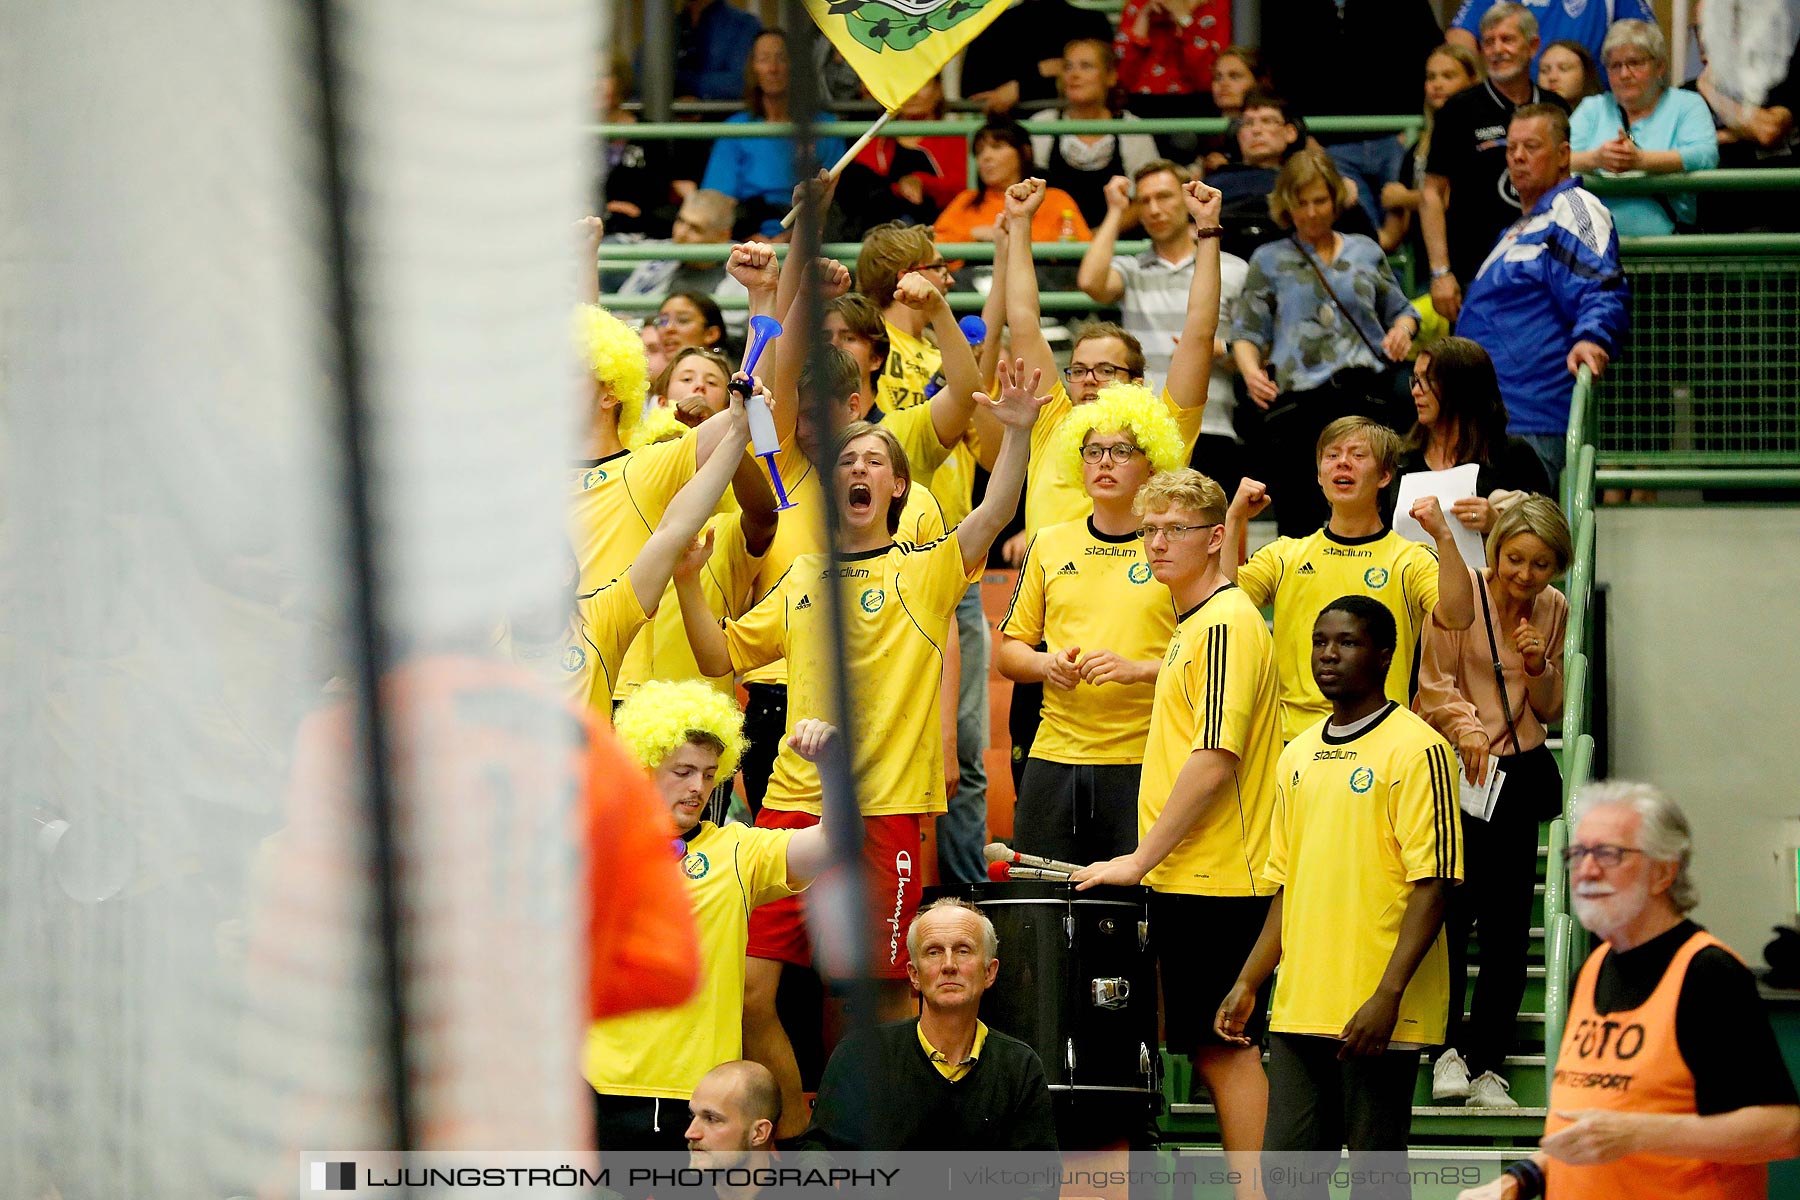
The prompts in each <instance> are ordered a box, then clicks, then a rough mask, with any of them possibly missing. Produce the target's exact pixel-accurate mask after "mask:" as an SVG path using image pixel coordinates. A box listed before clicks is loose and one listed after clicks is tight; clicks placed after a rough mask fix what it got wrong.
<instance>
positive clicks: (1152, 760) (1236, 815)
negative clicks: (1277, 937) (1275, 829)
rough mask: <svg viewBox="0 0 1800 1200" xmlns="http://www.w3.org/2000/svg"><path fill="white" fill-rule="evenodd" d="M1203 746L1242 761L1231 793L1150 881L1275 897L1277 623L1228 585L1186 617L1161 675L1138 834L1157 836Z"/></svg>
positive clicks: (1170, 887) (1202, 891) (1183, 889)
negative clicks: (1272, 632) (1270, 865)
mask: <svg viewBox="0 0 1800 1200" xmlns="http://www.w3.org/2000/svg"><path fill="white" fill-rule="evenodd" d="M1196 750H1225V751H1228V752H1230V753H1231V754H1232V755H1233V756H1234V757H1235V758H1236V759H1237V764H1236V766H1235V767H1234V768H1233V770H1232V775H1231V782H1230V784H1229V785H1228V788H1229V790H1228V791H1227V792H1226V794H1225V795H1222V796H1220V797H1218V798H1217V799H1216V800H1215V801H1214V802H1213V804H1212V807H1211V808H1210V809H1208V811H1207V812H1206V814H1205V815H1204V816H1202V817H1201V818H1200V820H1199V821H1198V822H1197V823H1196V824H1195V825H1194V827H1193V828H1192V829H1191V830H1189V831H1188V835H1187V836H1186V837H1184V838H1182V839H1181V841H1180V842H1178V843H1176V845H1175V848H1174V849H1173V850H1171V851H1170V852H1169V854H1168V857H1166V858H1164V859H1163V860H1162V862H1160V863H1158V864H1157V865H1156V868H1155V869H1154V870H1152V871H1151V872H1150V873H1149V874H1148V875H1146V876H1145V877H1144V882H1145V883H1146V884H1147V885H1149V886H1150V887H1151V888H1153V889H1155V890H1156V891H1159V892H1179V893H1181V894H1183V895H1189V896H1259V895H1260V896H1267V895H1270V894H1271V893H1272V892H1273V891H1274V889H1273V888H1271V887H1270V886H1269V885H1268V884H1267V883H1265V882H1263V880H1262V878H1261V876H1262V867H1263V863H1264V862H1265V861H1266V860H1267V859H1268V857H1269V814H1270V811H1271V806H1272V805H1273V803H1274V790H1275V777H1274V772H1275V759H1276V756H1277V755H1279V754H1280V753H1281V737H1280V689H1279V688H1278V687H1277V685H1276V681H1275V644H1274V642H1273V641H1272V640H1271V639H1270V637H1269V627H1268V626H1267V625H1265V624H1264V623H1263V619H1262V614H1261V613H1259V612H1257V611H1256V606H1255V605H1253V604H1251V603H1250V601H1249V600H1247V599H1245V598H1244V593H1243V592H1242V591H1241V590H1239V589H1238V588H1235V587H1233V586H1231V585H1230V584H1227V585H1225V586H1224V587H1223V588H1220V589H1219V590H1218V591H1216V592H1214V593H1213V594H1212V595H1211V596H1208V597H1207V598H1206V599H1205V600H1203V601H1201V603H1200V605H1199V607H1197V608H1194V609H1192V610H1190V611H1188V612H1185V613H1182V614H1181V623H1180V624H1179V625H1178V626H1177V627H1176V629H1175V636H1174V637H1173V638H1172V639H1170V641H1169V653H1168V655H1167V656H1166V657H1165V658H1164V659H1163V666H1162V672H1161V673H1160V674H1159V675H1157V677H1156V709H1155V711H1154V712H1153V713H1152V714H1151V719H1150V737H1149V739H1148V741H1147V742H1146V743H1145V745H1144V772H1143V775H1142V777H1141V778H1140V780H1139V783H1138V838H1139V839H1140V840H1142V838H1143V836H1144V835H1145V834H1146V833H1148V832H1149V831H1150V827H1151V826H1152V825H1154V824H1155V823H1156V818H1157V817H1158V816H1160V815H1161V814H1162V811H1163V806H1164V805H1166V804H1167V803H1168V801H1169V793H1170V792H1171V791H1172V790H1173V789H1174V787H1175V777H1176V776H1177V775H1179V774H1180V773H1181V768H1182V767H1183V766H1185V765H1186V764H1187V761H1188V759H1189V758H1190V757H1191V756H1192V755H1193V753H1194V751H1196Z"/></svg>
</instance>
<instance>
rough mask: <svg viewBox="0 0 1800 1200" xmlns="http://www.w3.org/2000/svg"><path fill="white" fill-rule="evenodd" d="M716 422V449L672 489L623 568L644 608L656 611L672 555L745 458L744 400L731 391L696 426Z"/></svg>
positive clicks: (690, 536)
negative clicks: (725, 403) (726, 402)
mask: <svg viewBox="0 0 1800 1200" xmlns="http://www.w3.org/2000/svg"><path fill="white" fill-rule="evenodd" d="M715 424H718V425H721V428H720V429H719V430H718V431H717V433H716V435H715V438H714V441H715V444H716V448H717V450H718V451H719V452H718V453H716V454H713V455H711V456H710V457H709V458H707V460H706V461H705V462H704V463H702V464H701V466H700V469H699V470H698V471H696V472H695V473H694V477H693V478H692V479H690V480H688V481H687V482H686V483H685V484H683V485H682V488H681V490H680V491H679V492H676V493H675V498H674V499H673V500H671V501H669V506H668V508H666V509H664V510H663V515H662V520H661V521H659V522H658V523H657V526H656V531H655V532H654V533H652V534H651V535H650V540H649V541H647V542H645V543H644V548H643V549H642V550H639V551H638V553H637V557H636V558H634V559H632V560H631V567H630V568H629V569H628V570H627V572H626V575H627V576H628V577H629V578H630V580H631V587H632V590H633V591H635V592H636V593H637V599H638V603H639V604H640V605H642V606H643V609H644V612H645V613H654V612H655V611H656V605H657V603H658V601H660V600H661V599H662V594H663V589H664V588H666V587H668V586H669V579H670V577H671V576H672V575H673V574H674V572H675V561H676V559H678V558H680V557H681V552H682V551H683V550H686V549H687V548H688V547H689V546H691V545H692V544H693V542H694V538H695V537H696V536H698V535H699V533H700V529H701V527H702V526H704V525H705V524H706V519H707V518H708V517H710V516H712V515H713V512H714V510H716V509H717V508H718V507H719V498H720V497H721V496H723V495H724V494H725V488H726V486H727V485H728V484H730V482H731V476H732V474H733V473H734V472H735V471H736V470H737V467H738V463H739V462H740V461H741V460H742V459H743V457H744V447H745V446H747V445H749V444H750V424H749V421H748V420H747V419H746V418H745V416H744V402H743V401H742V400H739V399H738V398H737V397H736V396H735V395H734V396H732V397H731V406H730V407H729V408H727V409H726V410H725V411H724V412H722V413H719V414H717V415H716V416H712V417H708V418H707V420H706V425H703V426H702V427H701V428H702V430H704V429H705V428H706V426H707V425H715Z"/></svg>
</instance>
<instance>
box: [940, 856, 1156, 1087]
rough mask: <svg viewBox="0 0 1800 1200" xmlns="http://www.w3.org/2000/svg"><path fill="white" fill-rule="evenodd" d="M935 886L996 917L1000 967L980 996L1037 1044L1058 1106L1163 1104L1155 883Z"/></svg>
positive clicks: (988, 1016)
mask: <svg viewBox="0 0 1800 1200" xmlns="http://www.w3.org/2000/svg"><path fill="white" fill-rule="evenodd" d="M934 890H935V891H936V893H937V894H939V895H960V896H962V897H963V898H964V899H966V900H969V901H972V902H973V903H974V904H976V905H977V906H978V907H979V908H980V909H981V911H982V912H984V913H986V914H987V917H988V919H989V920H990V921H992V922H993V923H994V929H995V932H997V933H998V934H999V935H1000V973H999V978H998V979H996V980H995V982H994V986H993V987H991V988H989V989H988V990H987V992H986V993H985V994H984V995H983V996H982V997H981V1019H982V1020H983V1021H985V1022H987V1024H988V1025H989V1027H991V1028H993V1029H998V1030H1000V1031H1001V1032H1002V1033H1006V1034H1010V1035H1011V1036H1013V1037H1016V1038H1018V1039H1019V1040H1020V1041H1022V1042H1025V1043H1026V1044H1028V1045H1030V1046H1031V1047H1032V1048H1033V1049H1035V1050H1036V1051H1037V1053H1038V1057H1039V1058H1040V1059H1042V1060H1043V1063H1044V1074H1045V1075H1046V1076H1047V1077H1048V1078H1049V1081H1050V1091H1051V1094H1052V1095H1053V1096H1055V1097H1056V1098H1057V1108H1058V1110H1059V1115H1061V1114H1062V1112H1064V1111H1066V1110H1069V1109H1071V1108H1073V1109H1077V1110H1079V1111H1082V1112H1090V1111H1092V1110H1093V1109H1094V1108H1095V1107H1099V1106H1108V1107H1110V1108H1112V1109H1114V1110H1115V1111H1117V1110H1118V1109H1119V1108H1121V1107H1123V1108H1128V1109H1138V1107H1139V1106H1138V1105H1136V1104H1131V1103H1129V1102H1130V1101H1132V1100H1134V1099H1135V1100H1141V1101H1143V1103H1144V1105H1145V1106H1148V1107H1149V1108H1152V1109H1154V1108H1157V1107H1159V1106H1160V1104H1161V1099H1162V1056H1161V1055H1160V1053H1158V1039H1157V1031H1156V1028H1157V1027H1156V963H1155V960H1154V958H1152V956H1151V953H1150V905H1149V896H1150V889H1148V888H1143V887H1096V888H1090V889H1089V890H1087V891H1085V892H1077V891H1076V890H1075V886H1074V885H1073V884H1069V883H1051V882H1038V881H1031V882H1017V883H984V884H976V885H974V886H970V887H961V888H940V889H934ZM1121 1101H1125V1102H1127V1103H1126V1104H1124V1105H1123V1106H1121V1104H1120V1102H1121Z"/></svg>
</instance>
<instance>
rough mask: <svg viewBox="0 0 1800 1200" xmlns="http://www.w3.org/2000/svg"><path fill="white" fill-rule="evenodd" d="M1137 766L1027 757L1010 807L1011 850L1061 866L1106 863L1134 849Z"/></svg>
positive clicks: (1136, 831)
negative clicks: (1056, 861) (1060, 862)
mask: <svg viewBox="0 0 1800 1200" xmlns="http://www.w3.org/2000/svg"><path fill="white" fill-rule="evenodd" d="M1143 773H1144V769H1143V768H1142V767H1141V766H1139V765H1137V764H1135V763H1113V764H1105V765H1093V764H1088V763H1083V764H1079V765H1076V764H1071V763H1058V762H1049V761H1047V760H1045V759H1041V758H1032V759H1027V760H1026V763H1025V778H1024V779H1023V780H1021V781H1020V783H1019V803H1018V805H1017V807H1015V808H1014V809H1013V843H1012V846H1013V849H1014V850H1017V851H1018V852H1019V853H1021V854H1037V855H1041V856H1042V857H1044V858H1057V859H1061V860H1063V861H1064V862H1072V863H1081V864H1082V865H1084V866H1085V865H1086V864H1088V863H1091V862H1104V861H1105V860H1106V859H1109V858H1117V857H1118V856H1119V855H1121V854H1130V853H1131V852H1132V851H1133V850H1136V849H1137V843H1138V829H1137V806H1138V779H1139V778H1140V777H1141V776H1142V775H1143Z"/></svg>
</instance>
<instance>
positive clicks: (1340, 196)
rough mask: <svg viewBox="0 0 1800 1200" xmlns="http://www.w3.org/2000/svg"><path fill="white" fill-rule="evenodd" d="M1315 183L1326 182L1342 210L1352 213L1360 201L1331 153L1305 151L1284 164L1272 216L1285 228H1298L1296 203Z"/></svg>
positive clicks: (1277, 180) (1272, 194) (1272, 200)
mask: <svg viewBox="0 0 1800 1200" xmlns="http://www.w3.org/2000/svg"><path fill="white" fill-rule="evenodd" d="M1315 183H1322V184H1324V185H1325V191H1326V192H1327V193H1328V194H1329V195H1330V196H1331V200H1332V203H1333V205H1335V206H1336V208H1337V211H1338V212H1340V213H1343V212H1348V211H1349V209H1350V206H1351V205H1352V204H1355V203H1356V193H1355V192H1353V191H1351V189H1350V185H1349V184H1348V183H1347V182H1345V180H1344V176H1343V174H1342V173H1341V172H1340V171H1339V170H1338V169H1337V164H1336V163H1334V162H1332V161H1331V155H1329V154H1327V153H1325V152H1324V151H1323V150H1310V149H1309V150H1302V151H1300V152H1299V153H1297V154H1295V155H1293V156H1292V157H1291V158H1289V159H1288V160H1287V161H1286V162H1284V163H1282V164H1281V174H1279V175H1277V176H1276V177H1275V188H1274V190H1273V191H1271V192H1270V193H1269V215H1270V216H1271V217H1273V218H1275V223H1276V224H1277V225H1279V226H1281V227H1282V228H1283V229H1292V228H1293V227H1294V218H1293V209H1294V205H1296V204H1298V203H1299V202H1300V193H1301V192H1302V191H1304V190H1305V189H1307V188H1309V187H1311V186H1312V185H1313V184H1315Z"/></svg>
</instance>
